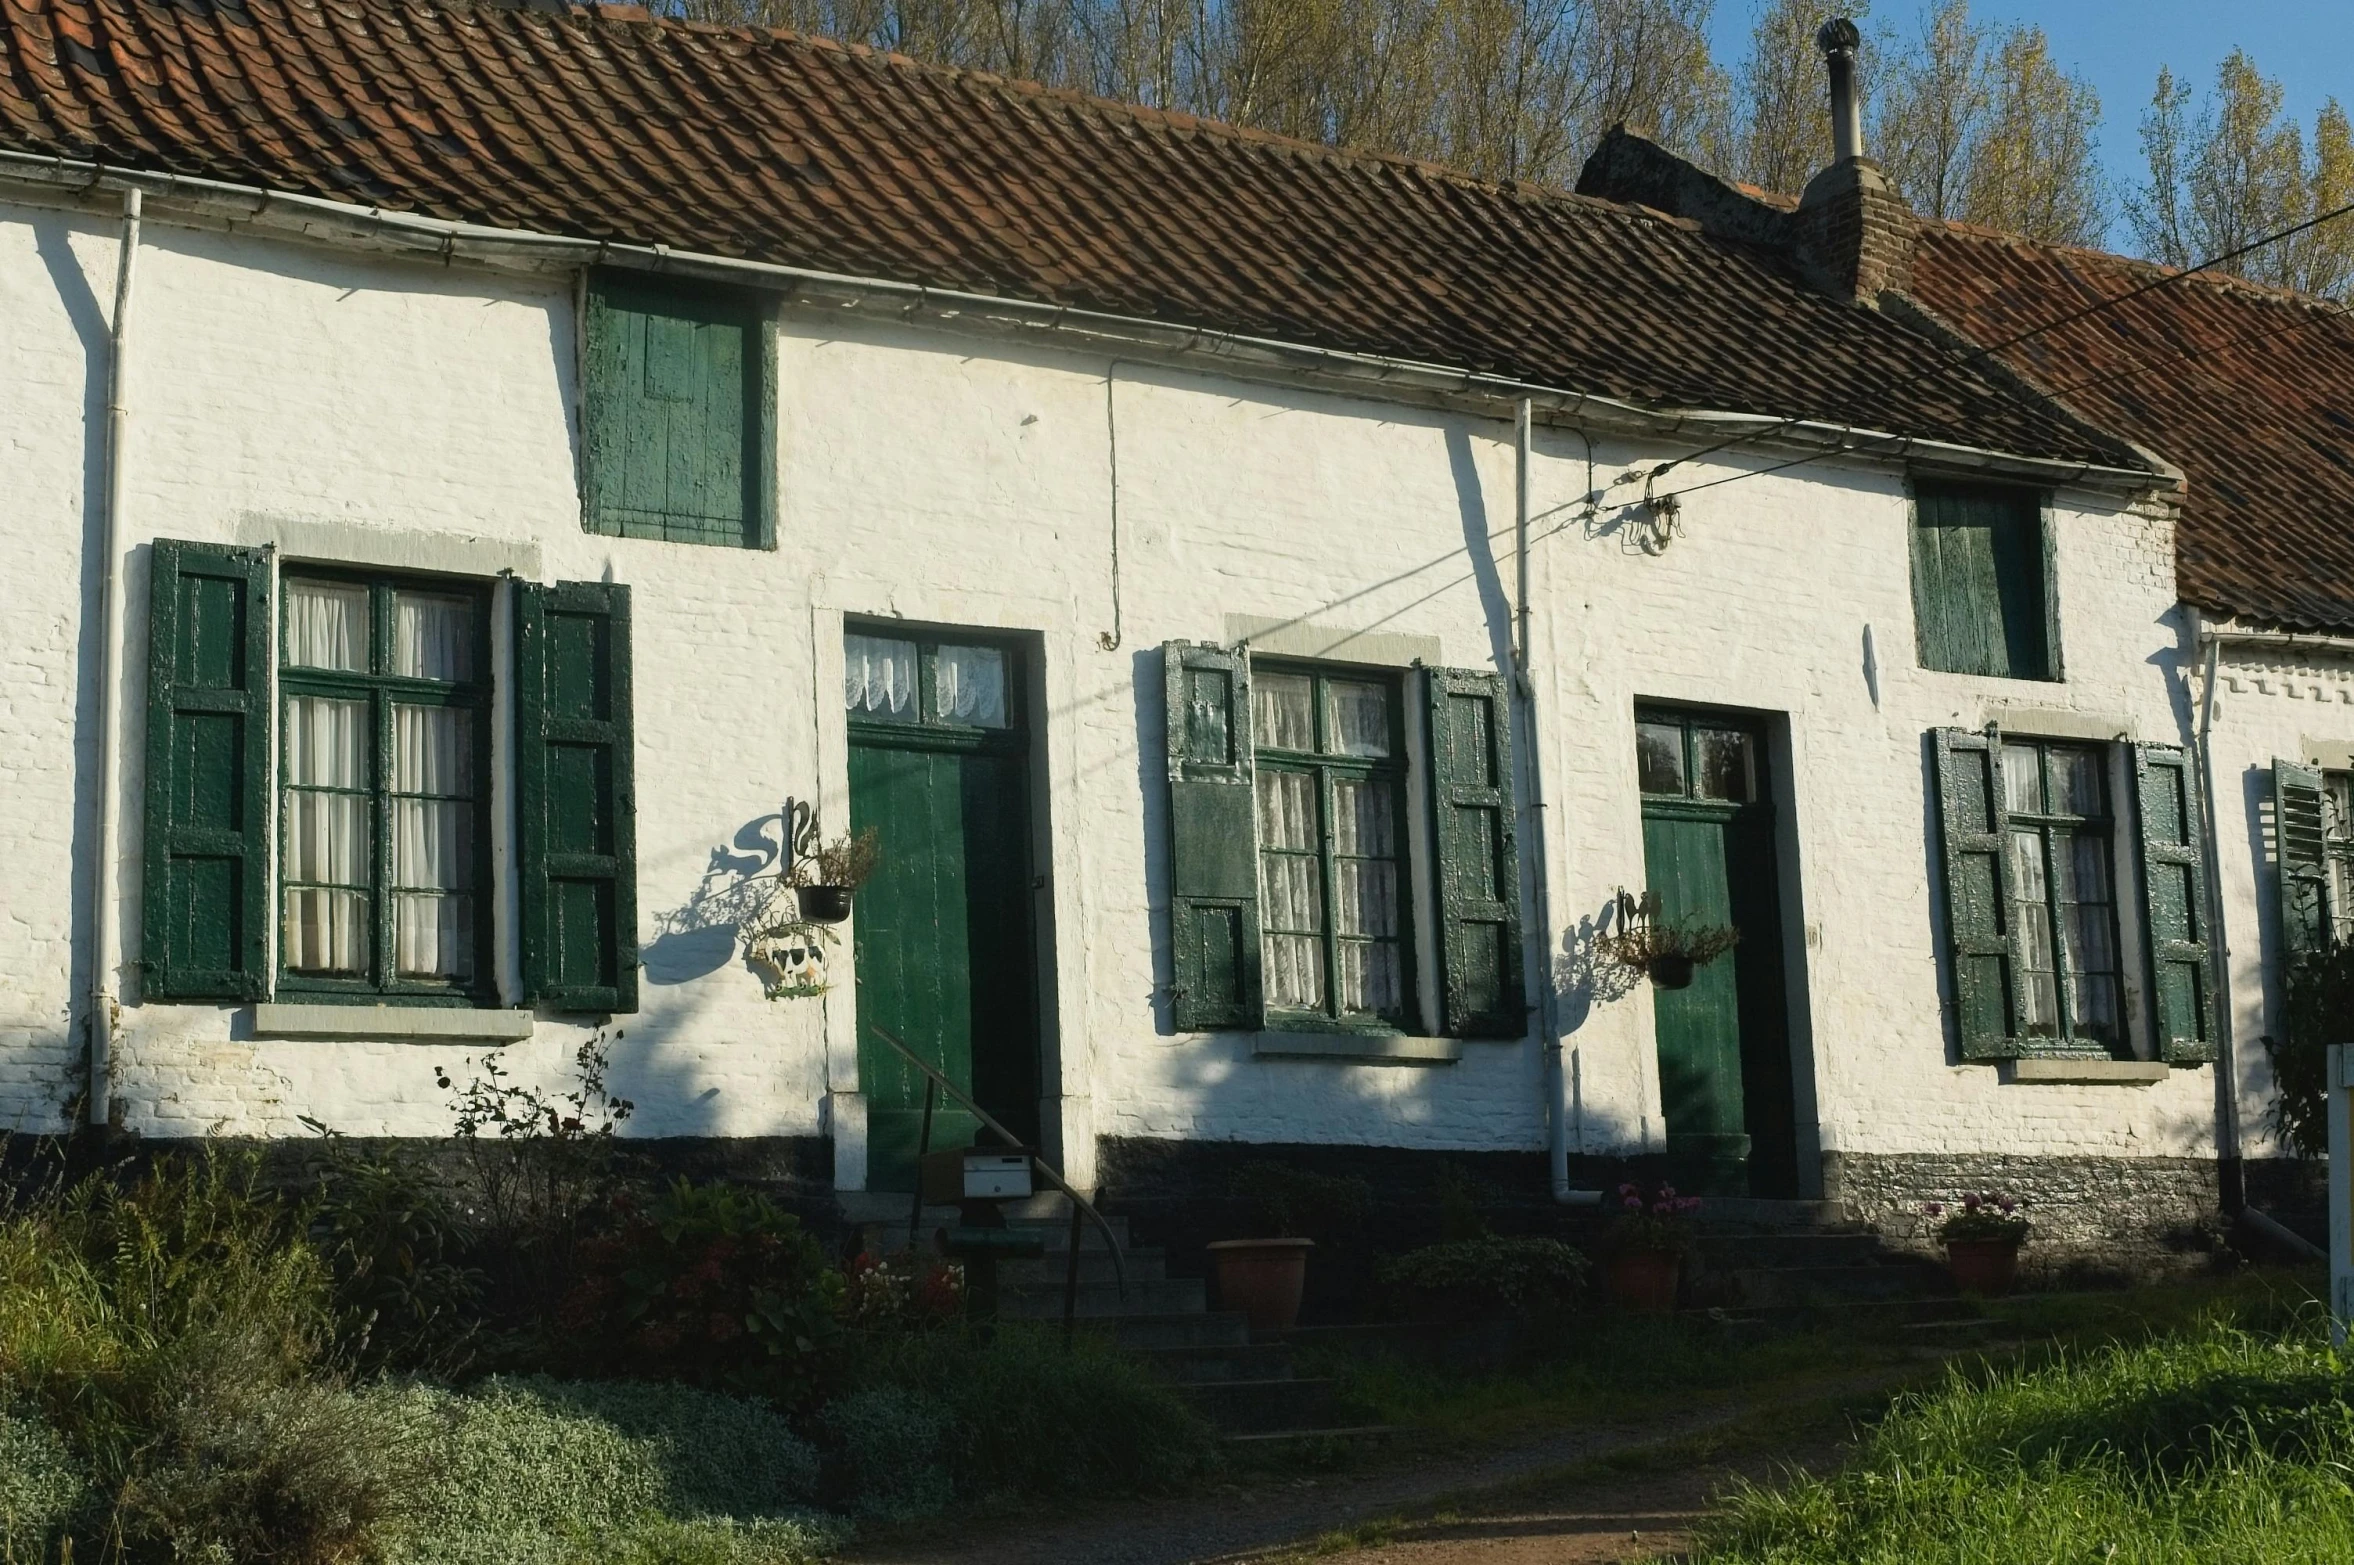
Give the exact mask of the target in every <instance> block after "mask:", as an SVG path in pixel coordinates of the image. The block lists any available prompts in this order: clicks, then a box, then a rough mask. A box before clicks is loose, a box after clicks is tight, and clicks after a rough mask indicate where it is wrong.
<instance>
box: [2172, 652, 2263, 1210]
mask: <svg viewBox="0 0 2354 1565" xmlns="http://www.w3.org/2000/svg"><path fill="white" fill-rule="evenodd" d="M2184 612H2185V613H2186V614H2187V615H2188V616H2189V619H2190V626H2189V629H2190V634H2191V655H2192V657H2193V659H2194V660H2196V659H2197V658H2198V655H2199V654H2200V653H2202V652H2204V653H2205V654H2206V666H2205V670H2204V672H2203V673H2202V674H2201V675H2200V678H2199V725H2198V732H2197V735H2196V747H2197V751H2198V767H2199V817H2200V819H2199V829H2200V831H2201V832H2203V833H2204V834H2205V835H2206V839H2207V840H2206V852H2205V858H2206V861H2207V873H2206V875H2205V877H2204V879H2205V881H2206V884H2205V885H2203V886H2201V887H2200V888H2199V889H2200V892H2201V893H2202V894H2203V895H2204V896H2205V897H2206V899H2207V950H2208V953H2209V959H2210V960H2211V961H2212V962H2213V964H2214V967H2215V970H2216V972H2217V973H2218V974H2219V975H2220V976H2221V977H2222V979H2223V981H2222V982H2220V983H2216V984H2214V985H2213V986H2212V1004H2211V1013H2212V1019H2211V1022H2210V1025H2212V1026H2213V1027H2214V1029H2215V1165H2216V1167H2215V1182H2216V1184H2217V1186H2218V1187H2219V1188H2218V1194H2219V1196H2220V1198H2221V1202H2222V1206H2223V1210H2224V1211H2225V1212H2226V1213H2227V1214H2230V1215H2234V1216H2236V1215H2238V1213H2239V1212H2240V1211H2241V1210H2242V1209H2243V1208H2245V1207H2246V1206H2247V1204H2248V1199H2247V1184H2246V1175H2245V1173H2244V1170H2243V1165H2242V1163H2241V1161H2240V1081H2239V1070H2238V1068H2237V1066H2236V1064H2235V1063H2234V1060H2233V1050H2232V1014H2231V981H2230V963H2231V958H2230V954H2229V952H2228V951H2227V950H2226V948H2225V945H2224V939H2223V876H2222V865H2221V863H2220V859H2219V850H2220V848H2221V846H2222V840H2221V839H2222V832H2221V830H2220V829H2219V827H2218V825H2217V821H2218V816H2217V812H2216V808H2215V748H2214V745H2213V743H2212V742H2211V739H2210V735H2211V734H2212V733H2213V731H2214V727H2215V684H2216V675H2217V672H2218V670H2219V668H2220V667H2221V664H2222V660H2223V642H2224V638H2223V637H2222V636H2220V635H2218V634H2216V631H2215V627H2214V626H2212V625H2209V624H2208V623H2207V621H2206V616H2205V615H2203V614H2201V613H2200V612H2199V610H2198V609H2197V608H2196V607H2195V606H2192V607H2186V608H2185V610H2184Z"/></svg>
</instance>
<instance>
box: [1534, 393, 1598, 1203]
mask: <svg viewBox="0 0 2354 1565" xmlns="http://www.w3.org/2000/svg"><path fill="white" fill-rule="evenodd" d="M1531 417H1532V410H1531V406H1530V402H1529V399H1528V398H1526V397H1523V398H1521V399H1520V405H1519V406H1518V407H1517V408H1516V409H1515V410H1514V413H1513V420H1512V433H1513V466H1512V477H1513V485H1512V548H1513V566H1514V570H1515V572H1516V579H1517V585H1518V589H1519V593H1520V598H1519V603H1518V606H1517V607H1516V608H1515V610H1514V612H1513V646H1512V691H1513V694H1514V695H1515V696H1517V697H1518V698H1519V702H1520V720H1521V732H1522V733H1523V734H1524V735H1526V736H1527V741H1528V742H1527V743H1526V744H1524V745H1522V746H1521V755H1522V757H1523V759H1522V761H1521V765H1520V796H1521V798H1522V799H1524V800H1526V801H1527V803H1526V806H1525V808H1526V809H1527V810H1528V827H1527V829H1526V830H1525V831H1524V832H1523V833H1522V836H1523V838H1524V839H1525V840H1526V841H1527V843H1528V853H1529V862H1530V863H1531V864H1532V865H1533V866H1534V867H1535V874H1534V877H1533V884H1534V887H1535V890H1536V907H1535V909H1534V911H1535V913H1536V926H1537V929H1536V935H1537V939H1536V947H1537V958H1538V960H1537V963H1536V966H1535V967H1534V968H1533V969H1532V970H1531V976H1532V977H1533V978H1535V980H1536V983H1537V1032H1538V1041H1539V1043H1541V1044H1542V1045H1543V1049H1544V1061H1545V1071H1544V1078H1545V1085H1544V1091H1545V1156H1546V1158H1547V1160H1548V1162H1549V1163H1550V1164H1551V1166H1552V1172H1553V1199H1554V1200H1556V1201H1558V1202H1560V1203H1561V1204H1562V1205H1564V1206H1599V1205H1601V1204H1602V1192H1601V1191H1599V1190H1572V1189H1571V1188H1570V1186H1569V1094H1568V1081H1567V1078H1566V1075H1565V1073H1564V1071H1563V1070H1562V1058H1561V1053H1562V1051H1561V1017H1560V1010H1559V1006H1558V1004H1557V1003H1556V1000H1555V997H1554V994H1553V893H1552V890H1551V884H1552V869H1551V865H1550V864H1549V863H1548V862H1547V861H1546V858H1545V783H1544V767H1543V766H1542V765H1541V764H1539V761H1538V758H1537V687H1536V682H1535V681H1534V680H1532V679H1531V678H1530V677H1529V590H1528V513H1529V503H1528V457H1529V425H1530V422H1531Z"/></svg>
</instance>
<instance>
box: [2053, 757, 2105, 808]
mask: <svg viewBox="0 0 2354 1565" xmlns="http://www.w3.org/2000/svg"><path fill="white" fill-rule="evenodd" d="M2051 755H2052V791H2053V793H2055V794H2056V795H2058V797H2057V798H2056V799H2055V800H2054V801H2053V813H2054V814H2058V815H2106V814H2108V813H2109V807H2108V803H2107V795H2108V790H2107V789H2106V788H2105V787H2103V786H2102V783H2103V778H2102V776H2101V752H2100V751H2098V750H2083V749H2078V748H2075V747H2074V746H2070V747H2068V748H2066V749H2060V748H2054V749H2053V751H2052V753H2051Z"/></svg>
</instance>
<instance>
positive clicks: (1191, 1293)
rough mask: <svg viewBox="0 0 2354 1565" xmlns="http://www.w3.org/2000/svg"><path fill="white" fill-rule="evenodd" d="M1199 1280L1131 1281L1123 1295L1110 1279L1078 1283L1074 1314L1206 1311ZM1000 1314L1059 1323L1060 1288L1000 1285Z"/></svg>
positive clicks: (1022, 1284) (1172, 1278) (1142, 1313)
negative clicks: (1076, 1304) (1076, 1308)
mask: <svg viewBox="0 0 2354 1565" xmlns="http://www.w3.org/2000/svg"><path fill="white" fill-rule="evenodd" d="M1207 1307H1208V1305H1207V1301H1206V1300H1205V1299H1204V1298H1203V1295H1202V1282H1201V1279H1200V1278H1199V1277H1164V1278H1161V1279H1160V1280H1158V1281H1155V1282H1131V1283H1129V1284H1128V1291H1127V1293H1126V1295H1125V1296H1123V1295H1122V1294H1121V1292H1120V1290H1119V1289H1118V1288H1116V1287H1114V1286H1113V1284H1112V1282H1111V1279H1109V1278H1106V1279H1104V1280H1103V1281H1102V1282H1089V1281H1087V1280H1085V1279H1084V1278H1082V1279H1081V1281H1080V1283H1079V1299H1078V1313H1079V1314H1081V1315H1086V1316H1090V1317H1095V1316H1110V1315H1177V1314H1187V1313H1191V1312H1194V1311H1198V1310H1202V1309H1206V1308H1207ZM997 1308H998V1312H999V1313H1000V1314H1002V1315H1006V1316H1009V1317H1014V1318H1019V1319H1026V1320H1060V1319H1061V1318H1062V1313H1063V1286H1062V1283H1061V1282H1060V1281H1059V1280H1057V1281H1056V1282H1054V1283H1051V1284H1049V1283H1010V1282H1009V1283H1004V1284H1001V1285H1000V1286H999V1288H998V1294H997Z"/></svg>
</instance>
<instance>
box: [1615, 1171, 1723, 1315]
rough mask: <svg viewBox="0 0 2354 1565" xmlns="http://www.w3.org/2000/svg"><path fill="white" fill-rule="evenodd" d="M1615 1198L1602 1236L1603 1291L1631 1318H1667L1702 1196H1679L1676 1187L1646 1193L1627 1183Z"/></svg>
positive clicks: (1620, 1187)
mask: <svg viewBox="0 0 2354 1565" xmlns="http://www.w3.org/2000/svg"><path fill="white" fill-rule="evenodd" d="M1617 1200H1618V1209H1617V1211H1616V1212H1615V1213H1614V1215H1613V1216H1612V1218H1611V1223H1610V1227H1609V1229H1608V1231H1607V1232H1606V1233H1605V1234H1604V1235H1603V1245H1604V1253H1605V1256H1606V1259H1605V1261H1604V1263H1603V1268H1602V1287H1603V1291H1604V1292H1605V1293H1607V1294H1608V1295H1609V1296H1610V1302H1611V1303H1613V1304H1615V1305H1617V1306H1618V1307H1619V1308H1620V1309H1623V1310H1625V1311H1627V1312H1628V1313H1630V1314H1635V1315H1665V1314H1667V1313H1669V1312H1670V1311H1672V1310H1673V1309H1674V1308H1675V1307H1676V1283H1677V1281H1678V1279H1679V1277H1680V1275H1681V1273H1682V1271H1683V1266H1684V1250H1685V1247H1686V1246H1687V1245H1689V1244H1690V1243H1691V1240H1692V1214H1693V1213H1695V1212H1697V1211H1699V1210H1700V1198H1699V1197H1698V1196H1680V1195H1677V1194H1676V1187H1675V1186H1673V1185H1664V1184H1663V1185H1661V1186H1659V1187H1658V1188H1657V1189H1656V1190H1653V1191H1650V1192H1648V1193H1646V1192H1645V1191H1644V1189H1643V1187H1642V1186H1641V1185H1638V1184H1633V1183H1628V1184H1623V1185H1620V1186H1619V1187H1618V1196H1617Z"/></svg>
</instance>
